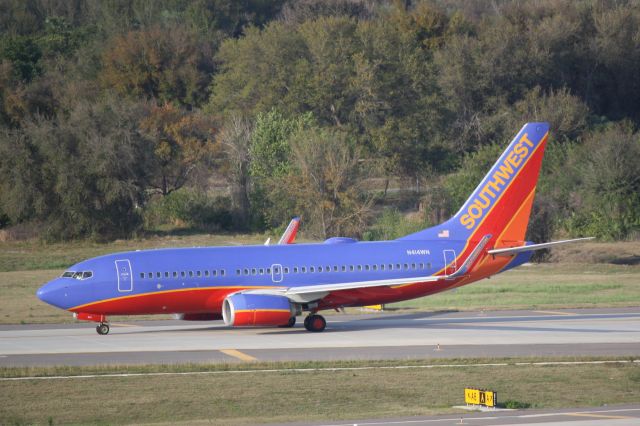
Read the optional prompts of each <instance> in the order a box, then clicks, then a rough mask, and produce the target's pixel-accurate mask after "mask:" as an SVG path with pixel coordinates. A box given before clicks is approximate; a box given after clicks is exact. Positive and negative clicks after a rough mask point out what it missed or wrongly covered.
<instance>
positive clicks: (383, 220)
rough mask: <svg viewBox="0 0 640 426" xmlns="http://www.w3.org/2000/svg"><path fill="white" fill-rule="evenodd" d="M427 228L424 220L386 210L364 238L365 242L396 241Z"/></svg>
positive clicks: (396, 211) (393, 210) (394, 210)
mask: <svg viewBox="0 0 640 426" xmlns="http://www.w3.org/2000/svg"><path fill="white" fill-rule="evenodd" d="M426 227H427V224H426V223H425V222H424V220H417V219H412V218H408V217H406V216H403V215H402V213H400V212H399V211H398V210H396V209H385V210H384V212H383V213H382V215H381V216H380V217H379V218H378V219H377V220H376V222H375V223H374V224H373V225H372V226H371V228H369V229H368V230H367V231H366V232H365V233H364V234H363V236H362V239H363V240H365V241H383V240H395V239H396V238H400V237H403V236H405V235H409V234H412V233H414V232H418V231H420V230H421V229H424V228H426Z"/></svg>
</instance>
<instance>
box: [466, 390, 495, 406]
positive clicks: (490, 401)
mask: <svg viewBox="0 0 640 426" xmlns="http://www.w3.org/2000/svg"><path fill="white" fill-rule="evenodd" d="M464 402H465V403H466V404H470V405H484V406H485V407H495V406H496V404H497V403H498V394H497V393H496V392H493V391H490V390H481V389H473V388H465V390H464Z"/></svg>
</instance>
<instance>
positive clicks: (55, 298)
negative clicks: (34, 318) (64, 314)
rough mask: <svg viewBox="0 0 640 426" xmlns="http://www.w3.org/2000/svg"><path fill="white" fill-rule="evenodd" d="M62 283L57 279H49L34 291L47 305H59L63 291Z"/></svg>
mask: <svg viewBox="0 0 640 426" xmlns="http://www.w3.org/2000/svg"><path fill="white" fill-rule="evenodd" d="M64 287H65V285H64V283H61V282H60V280H59V279H55V280H53V281H49V282H48V283H46V284H45V285H43V286H42V287H40V288H39V289H38V291H37V292H36V296H38V299H40V300H42V301H43V302H45V303H48V304H49V305H53V306H55V307H60V306H61V304H62V300H61V298H62V296H63V293H64Z"/></svg>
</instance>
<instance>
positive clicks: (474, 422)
mask: <svg viewBox="0 0 640 426" xmlns="http://www.w3.org/2000/svg"><path fill="white" fill-rule="evenodd" d="M301 425H309V426H314V425H315V426H320V425H322V426H352V425H358V426H382V425H389V426H391V425H394V426H408V425H410V426H445V425H447V426H449V425H468V426H489V425H491V426H493V425H503V426H505V425H519V426H527V425H536V426H561V425H562V426H637V425H640V405H618V406H611V407H593V408H580V409H559V410H558V409H556V410H526V411H512V410H502V411H493V412H485V413H469V414H458V415H455V414H449V415H441V416H429V417H405V418H397V419H370V420H357V421H355V422H348V423H346V422H335V423H332V422H330V423H289V424H287V426H301Z"/></svg>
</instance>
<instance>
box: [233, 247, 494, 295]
mask: <svg viewBox="0 0 640 426" xmlns="http://www.w3.org/2000/svg"><path fill="white" fill-rule="evenodd" d="M490 239H491V235H485V236H484V237H483V238H482V239H481V240H480V242H479V243H478V244H477V245H476V247H475V248H474V249H473V251H472V252H471V254H469V256H467V259H466V260H465V261H464V262H463V263H462V265H460V267H459V268H457V269H456V270H455V271H454V272H453V273H451V274H448V275H428V276H423V277H408V278H393V279H387V280H372V281H348V282H342V283H331V284H318V285H307V286H300V287H289V288H273V289H270V288H267V289H258V290H248V291H243V292H242V293H249V294H273V295H278V296H286V297H288V298H289V299H290V300H292V301H294V302H297V303H309V302H314V301H317V300H320V299H322V298H324V297H325V296H327V295H328V294H329V293H331V292H333V291H340V290H353V289H360V288H372V287H389V286H396V285H403V284H416V283H426V282H434V281H443V280H451V279H455V278H459V277H461V276H463V275H465V274H466V273H467V272H468V271H469V270H470V269H471V267H472V266H473V264H474V263H475V261H476V260H477V259H478V256H479V255H480V253H481V252H482V250H483V249H484V247H485V246H486V245H487V243H488V242H489V240H490Z"/></svg>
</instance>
